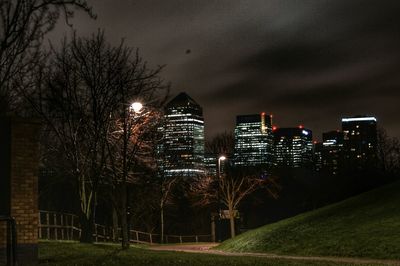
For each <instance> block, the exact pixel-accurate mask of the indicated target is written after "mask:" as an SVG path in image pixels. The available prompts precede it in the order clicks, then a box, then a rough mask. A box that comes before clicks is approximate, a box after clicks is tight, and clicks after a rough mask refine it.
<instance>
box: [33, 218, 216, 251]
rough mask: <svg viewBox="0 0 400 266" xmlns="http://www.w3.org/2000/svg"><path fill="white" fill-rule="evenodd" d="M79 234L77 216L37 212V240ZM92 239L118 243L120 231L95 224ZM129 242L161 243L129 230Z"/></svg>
mask: <svg viewBox="0 0 400 266" xmlns="http://www.w3.org/2000/svg"><path fill="white" fill-rule="evenodd" d="M81 232H82V230H81V229H80V225H79V219H78V216H76V215H74V214H68V213H57V212H49V211H40V212H39V230H38V236H39V239H47V240H79V239H80V237H81ZM93 238H94V240H95V241H96V242H118V241H120V240H121V229H120V228H118V229H117V230H115V229H114V228H113V227H108V226H104V225H100V224H95V226H94V232H93ZM129 241H130V242H131V243H141V244H157V243H161V236H160V234H154V233H147V232H142V231H138V230H129ZM163 242H165V243H188V242H196V243H197V242H211V235H164V241H163Z"/></svg>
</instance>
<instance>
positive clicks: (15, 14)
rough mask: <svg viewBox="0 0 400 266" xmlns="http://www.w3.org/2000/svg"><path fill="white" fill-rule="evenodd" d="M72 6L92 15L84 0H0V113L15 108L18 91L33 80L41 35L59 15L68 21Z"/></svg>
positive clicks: (39, 53) (39, 57) (38, 56)
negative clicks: (32, 75)
mask: <svg viewBox="0 0 400 266" xmlns="http://www.w3.org/2000/svg"><path fill="white" fill-rule="evenodd" d="M74 9H79V10H83V11H84V12H86V13H88V14H89V15H90V16H91V17H92V18H94V17H95V16H94V14H93V12H92V10H91V8H90V7H89V6H88V4H87V2H86V1H85V0H12V1H8V0H0V112H7V111H9V109H10V108H13V107H14V108H15V102H16V101H18V100H19V97H18V96H19V94H18V90H20V89H23V88H24V87H26V86H28V85H27V84H26V83H30V82H32V81H33V80H32V79H31V78H29V77H31V71H32V69H34V68H35V67H36V65H37V61H38V60H40V59H41V58H42V55H41V51H40V49H39V48H40V45H41V43H42V40H43V37H44V36H45V34H46V33H48V32H49V31H51V30H52V29H53V28H54V26H55V25H56V23H57V21H58V19H59V18H60V16H63V17H64V18H65V20H66V22H67V24H69V19H70V18H72V17H73V15H74V11H73V10H74Z"/></svg>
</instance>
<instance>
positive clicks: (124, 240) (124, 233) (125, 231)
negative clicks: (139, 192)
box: [121, 183, 129, 249]
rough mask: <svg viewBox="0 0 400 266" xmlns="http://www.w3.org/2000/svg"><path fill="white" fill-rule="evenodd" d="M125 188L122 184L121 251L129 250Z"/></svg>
mask: <svg viewBox="0 0 400 266" xmlns="http://www.w3.org/2000/svg"><path fill="white" fill-rule="evenodd" d="M127 211H128V208H127V186H126V183H123V184H122V191H121V234H122V243H121V244H122V249H127V248H129V238H128V237H129V236H128V234H129V232H128V216H127Z"/></svg>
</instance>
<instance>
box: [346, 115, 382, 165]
mask: <svg viewBox="0 0 400 266" xmlns="http://www.w3.org/2000/svg"><path fill="white" fill-rule="evenodd" d="M342 131H343V140H344V150H345V152H344V157H345V159H346V160H347V161H348V162H349V163H350V164H355V166H357V167H363V166H365V165H366V164H368V165H371V164H373V163H375V160H376V158H377V120H376V118H375V117H372V116H355V117H348V118H343V119H342Z"/></svg>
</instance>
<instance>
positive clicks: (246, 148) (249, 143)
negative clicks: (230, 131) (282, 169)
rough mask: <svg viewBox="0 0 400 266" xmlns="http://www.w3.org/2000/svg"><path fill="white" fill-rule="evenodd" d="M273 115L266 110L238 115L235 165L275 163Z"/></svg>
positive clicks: (264, 165) (267, 164) (262, 165)
mask: <svg viewBox="0 0 400 266" xmlns="http://www.w3.org/2000/svg"><path fill="white" fill-rule="evenodd" d="M271 120H272V117H271V115H267V114H265V113H264V112H263V113H261V114H254V115H239V116H237V117H236V127H235V149H234V165H235V166H240V167H247V166H260V167H266V168H268V167H270V166H272V164H273V135H272V126H271V124H272V121H271Z"/></svg>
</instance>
